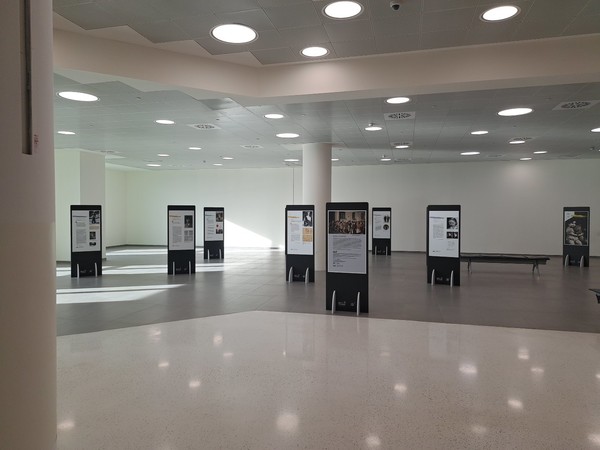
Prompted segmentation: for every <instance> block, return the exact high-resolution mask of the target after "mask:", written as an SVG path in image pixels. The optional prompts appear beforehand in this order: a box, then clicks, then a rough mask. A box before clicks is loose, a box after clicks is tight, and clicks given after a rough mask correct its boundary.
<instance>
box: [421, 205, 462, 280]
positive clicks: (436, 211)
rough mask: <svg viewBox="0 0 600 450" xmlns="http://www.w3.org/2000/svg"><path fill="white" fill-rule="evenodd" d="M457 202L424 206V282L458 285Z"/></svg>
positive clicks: (458, 221) (458, 232)
mask: <svg viewBox="0 0 600 450" xmlns="http://www.w3.org/2000/svg"><path fill="white" fill-rule="evenodd" d="M460 229H461V217H460V205H429V206H428V207H427V283H431V284H449V285H450V286H460V238H461V234H460Z"/></svg>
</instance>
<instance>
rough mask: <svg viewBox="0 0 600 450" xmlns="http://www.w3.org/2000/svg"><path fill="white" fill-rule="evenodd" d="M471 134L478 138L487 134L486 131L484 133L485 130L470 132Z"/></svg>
mask: <svg viewBox="0 0 600 450" xmlns="http://www.w3.org/2000/svg"><path fill="white" fill-rule="evenodd" d="M471 134H474V135H475V136H480V135H483V134H488V131H486V130H478V131H471Z"/></svg>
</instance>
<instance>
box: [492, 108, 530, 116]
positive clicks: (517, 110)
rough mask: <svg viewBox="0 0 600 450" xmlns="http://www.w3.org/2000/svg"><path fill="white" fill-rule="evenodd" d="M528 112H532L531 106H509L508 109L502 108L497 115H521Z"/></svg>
mask: <svg viewBox="0 0 600 450" xmlns="http://www.w3.org/2000/svg"><path fill="white" fill-rule="evenodd" d="M530 112H533V109H531V108H510V109H504V110H502V111H500V112H498V115H499V116H504V117H512V116H522V115H525V114H529V113H530Z"/></svg>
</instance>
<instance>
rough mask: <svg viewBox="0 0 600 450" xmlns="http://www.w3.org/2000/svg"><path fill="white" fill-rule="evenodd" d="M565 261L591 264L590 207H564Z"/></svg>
mask: <svg viewBox="0 0 600 450" xmlns="http://www.w3.org/2000/svg"><path fill="white" fill-rule="evenodd" d="M563 261H564V264H565V267H566V266H579V267H589V265H590V208H589V207H588V206H571V207H565V208H563Z"/></svg>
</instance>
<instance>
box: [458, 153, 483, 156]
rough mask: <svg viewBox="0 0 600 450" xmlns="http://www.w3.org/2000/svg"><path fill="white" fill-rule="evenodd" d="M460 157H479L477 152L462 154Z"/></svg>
mask: <svg viewBox="0 0 600 450" xmlns="http://www.w3.org/2000/svg"><path fill="white" fill-rule="evenodd" d="M461 155H462V156H475V155H479V152H462V153H461Z"/></svg>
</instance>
